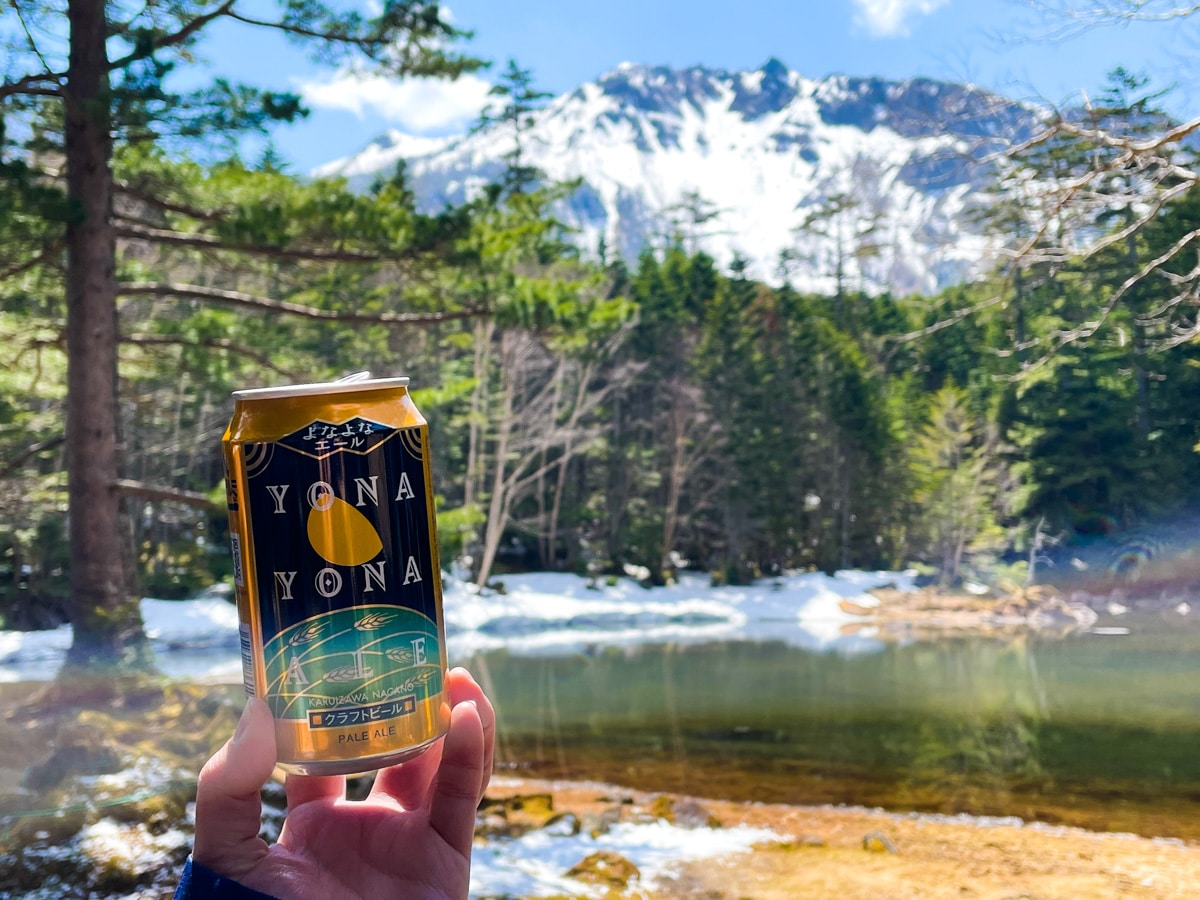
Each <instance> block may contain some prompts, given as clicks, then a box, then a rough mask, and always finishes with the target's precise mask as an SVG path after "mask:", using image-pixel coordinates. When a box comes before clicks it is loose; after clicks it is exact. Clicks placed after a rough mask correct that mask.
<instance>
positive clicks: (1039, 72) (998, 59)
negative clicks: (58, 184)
mask: <svg viewBox="0 0 1200 900" xmlns="http://www.w3.org/2000/svg"><path fill="white" fill-rule="evenodd" d="M373 2H376V0H364V3H365V4H366V5H367V8H369V6H370V4H371V3H373ZM1128 2H1131V0H742V2H741V3H732V2H730V0H723V2H713V0H687V2H683V0H604V2H579V0H508V2H503V0H448V9H449V14H450V18H451V20H452V21H453V22H454V23H455V24H456V25H458V26H459V27H461V28H467V29H471V30H473V31H475V33H476V35H475V38H474V39H473V40H471V41H469V42H467V43H465V44H464V45H463V49H464V50H465V51H467V52H470V53H472V54H474V55H476V56H480V57H483V58H486V59H491V60H493V61H494V65H493V68H492V72H496V71H499V70H500V69H502V68H503V66H504V63H505V61H506V60H507V59H509V58H510V57H511V58H514V59H516V61H517V62H518V64H520V65H521V66H522V67H525V68H528V69H531V70H532V72H533V75H534V78H535V80H536V85H537V86H538V87H539V88H541V89H542V90H546V91H550V92H553V93H556V94H557V93H563V92H566V91H569V90H573V89H574V88H576V87H578V86H579V85H580V84H582V83H584V82H585V81H589V80H592V79H594V78H596V77H597V76H599V75H601V74H602V73H604V72H607V71H608V70H610V69H612V68H614V67H615V66H616V65H617V64H619V63H621V62H625V61H630V62H638V63H645V64H650V65H671V66H680V67H683V66H690V65H705V66H710V67H714V68H724V69H731V70H737V69H754V68H758V67H759V66H761V65H762V64H763V63H764V62H766V60H767V59H769V58H770V57H772V56H774V57H776V58H778V59H780V60H781V61H782V62H783V63H785V64H786V65H787V66H788V67H789V68H791V69H793V70H795V71H797V72H799V73H800V74H802V75H804V76H806V77H809V78H821V77H823V76H826V75H830V74H835V73H842V74H848V75H863V76H869V75H877V76H882V77H886V78H895V79H903V78H909V77H914V76H927V77H933V78H942V79H947V80H955V81H970V82H973V83H976V84H979V85H982V86H983V87H986V88H989V89H992V90H995V91H998V92H999V93H1002V94H1005V95H1006V96H1009V97H1013V98H1017V99H1028V100H1037V101H1042V102H1051V103H1065V102H1071V101H1077V100H1078V99H1080V97H1081V96H1082V95H1081V92H1083V91H1087V92H1089V93H1090V94H1092V95H1095V94H1096V93H1098V92H1099V90H1100V89H1101V88H1102V87H1103V84H1104V78H1105V74H1106V73H1107V72H1108V71H1109V70H1111V69H1112V68H1113V67H1114V66H1117V65H1123V66H1125V67H1126V68H1127V69H1130V70H1132V71H1137V72H1143V73H1145V74H1147V75H1149V76H1150V77H1151V78H1152V84H1154V85H1156V86H1161V87H1168V86H1170V85H1178V87H1177V88H1176V90H1175V91H1174V92H1173V93H1172V94H1171V95H1170V97H1169V98H1168V99H1167V101H1166V102H1167V105H1168V107H1169V108H1170V109H1171V111H1172V112H1174V113H1175V114H1176V115H1178V116H1180V117H1186V118H1191V117H1193V116H1196V115H1200V92H1198V91H1197V90H1196V87H1197V75H1196V72H1197V71H1200V67H1197V66H1195V65H1189V62H1190V61H1191V60H1193V59H1197V58H1200V15H1197V16H1192V17H1191V18H1188V19H1183V20H1174V21H1169V22H1134V23H1125V24H1123V25H1117V26H1108V27H1099V28H1093V29H1090V30H1087V31H1086V32H1085V33H1083V34H1081V35H1076V36H1073V37H1069V38H1065V39H1056V40H1048V39H1046V37H1047V36H1048V35H1049V34H1050V33H1051V32H1052V31H1054V30H1055V29H1058V30H1061V26H1062V25H1063V24H1064V20H1062V19H1061V18H1054V17H1051V18H1047V17H1046V16H1045V15H1043V14H1041V13H1039V12H1038V11H1037V10H1036V9H1035V8H1034V4H1038V3H1050V4H1053V5H1055V6H1056V7H1061V6H1064V5H1068V4H1074V5H1075V6H1076V7H1099V6H1102V5H1104V4H1105V3H1108V4H1109V5H1120V4H1123V3H1128ZM1174 6H1175V4H1174V3H1173V2H1171V0H1148V6H1147V7H1146V8H1147V9H1149V10H1151V11H1154V10H1155V9H1156V8H1157V9H1160V10H1166V9H1169V8H1173V7H1174ZM202 52H203V53H205V55H206V56H207V57H208V59H209V60H210V61H211V62H212V65H213V68H214V69H215V70H216V71H218V72H219V73H220V74H226V75H230V76H234V77H237V78H239V79H242V80H245V81H248V82H250V83H254V84H259V85H262V86H269V87H273V88H275V89H279V90H285V89H286V90H295V91H298V92H300V93H301V94H302V95H303V96H304V98H305V100H306V102H307V105H308V106H309V107H310V108H311V109H312V114H311V116H310V117H309V119H308V120H307V121H305V122H303V123H302V124H300V125H298V126H292V127H289V128H285V129H280V130H279V131H278V132H277V133H276V134H275V136H274V140H275V144H276V148H277V149H278V150H279V151H280V152H281V153H282V155H283V156H284V157H285V158H286V159H287V160H289V162H290V163H291V164H292V166H293V167H294V168H295V169H296V170H297V171H302V172H303V171H308V170H309V169H311V168H312V167H314V166H316V165H319V164H320V163H323V162H328V161H329V160H332V159H335V158H337V157H340V156H345V155H348V154H350V153H353V152H355V151H357V150H358V149H360V148H361V147H362V146H363V145H364V144H365V143H367V142H368V141H369V140H371V139H372V138H374V137H375V136H377V135H379V134H381V133H383V132H384V131H386V130H388V129H389V128H396V129H399V130H401V131H405V132H407V133H410V134H423V135H440V134H447V133H454V132H457V131H460V130H462V129H463V128H465V127H466V126H467V125H469V123H470V122H471V121H473V120H474V118H475V117H476V116H477V114H478V111H479V109H480V108H481V106H482V105H483V103H484V102H486V92H487V88H488V86H489V85H488V80H489V79H490V78H492V77H494V76H493V74H492V72H487V71H485V72H482V73H479V74H478V75H473V76H468V77H464V78H462V79H460V80H459V81H458V82H456V83H453V84H442V83H430V82H424V83H422V82H413V81H410V82H407V83H404V82H389V81H387V80H384V79H381V78H378V77H375V76H371V75H369V74H364V73H357V72H349V71H335V70H331V69H322V68H319V67H316V66H314V65H313V64H312V63H311V62H309V61H308V60H307V58H306V57H305V56H304V55H303V53H301V52H300V51H298V50H296V49H295V48H293V47H290V46H289V45H287V44H285V43H284V42H283V41H282V40H277V39H275V38H273V37H272V36H270V35H264V34H263V33H262V32H260V31H256V30H253V29H245V28H244V27H239V26H235V25H232V24H229V25H225V26H222V28H221V29H220V30H219V31H217V32H216V33H215V34H213V36H212V39H211V40H210V41H209V42H208V43H207V44H206V45H205V47H204V48H203V50H202Z"/></svg>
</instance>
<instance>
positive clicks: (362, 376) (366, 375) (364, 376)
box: [334, 372, 371, 384]
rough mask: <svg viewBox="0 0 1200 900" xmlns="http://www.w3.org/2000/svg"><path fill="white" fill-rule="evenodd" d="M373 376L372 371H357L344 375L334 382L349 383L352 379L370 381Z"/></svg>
mask: <svg viewBox="0 0 1200 900" xmlns="http://www.w3.org/2000/svg"><path fill="white" fill-rule="evenodd" d="M370 378H371V373H370V372H355V373H354V374H353V375H344V376H342V377H341V378H339V379H338V380H337V381H335V382H334V384H347V383H348V382H352V381H369V380H370Z"/></svg>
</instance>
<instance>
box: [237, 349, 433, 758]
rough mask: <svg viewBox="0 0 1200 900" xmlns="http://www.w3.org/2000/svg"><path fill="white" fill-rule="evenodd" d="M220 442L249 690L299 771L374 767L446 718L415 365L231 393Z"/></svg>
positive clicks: (419, 746) (423, 738)
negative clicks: (410, 371)
mask: <svg viewBox="0 0 1200 900" xmlns="http://www.w3.org/2000/svg"><path fill="white" fill-rule="evenodd" d="M233 396H234V413H233V419H232V421H231V422H230V423H229V428H228V429H227V430H226V432H225V436H224V438H223V440H222V445H223V449H224V454H225V467H226V487H227V494H228V503H229V536H230V544H231V549H232V552H233V563H234V582H235V586H236V595H237V605H238V618H239V620H240V629H241V648H242V670H243V677H244V682H245V690H246V693H247V694H248V695H250V696H254V697H261V698H263V699H264V700H266V702H267V703H268V704H269V705H270V707H271V711H272V712H273V714H274V716H275V737H276V744H277V748H278V758H279V764H280V766H281V767H283V768H284V769H286V770H288V771H291V772H299V773H304V774H315V775H328V774H349V773H354V772H367V771H371V770H373V769H379V768H383V767H384V766H389V765H393V764H394V763H397V762H401V761H403V760H405V759H408V758H409V757H412V756H415V755H417V754H418V753H420V752H421V751H422V750H424V749H426V748H427V747H428V746H429V745H430V744H432V743H433V742H434V741H436V740H437V739H438V738H439V737H441V736H442V735H443V734H444V733H445V731H446V729H447V727H448V725H449V721H450V707H449V704H448V702H447V698H446V694H445V676H446V649H445V648H446V640H445V625H444V623H443V620H442V589H441V574H440V569H439V565H438V554H437V541H436V525H435V521H434V504H433V491H432V487H431V478H430V470H429V429H428V425H427V423H426V421H425V419H424V417H422V415H421V414H420V413H419V412H418V411H417V408H416V406H415V405H414V404H413V401H412V398H411V397H410V396H409V393H408V379H407V378H378V379H372V378H369V377H368V376H367V374H366V373H362V374H360V375H357V376H351V377H349V378H347V379H343V380H341V381H334V382H326V383H320V384H302V385H292V386H287V387H273V388H262V389H257V390H246V391H235V392H234V395H233Z"/></svg>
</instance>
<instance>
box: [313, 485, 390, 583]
mask: <svg viewBox="0 0 1200 900" xmlns="http://www.w3.org/2000/svg"><path fill="white" fill-rule="evenodd" d="M318 505H319V506H324V507H325V508H324V509H318V508H317V506H314V507H313V508H312V509H311V510H309V513H308V542H309V543H310V544H312V548H313V550H315V551H317V553H318V554H319V555H320V556H321V558H322V559H324V560H326V561H328V562H331V563H333V564H334V565H335V566H359V565H362V564H363V563H365V562H369V561H371V560H372V559H374V558H375V557H376V556H378V555H379V551H380V550H382V549H383V541H382V540H380V538H379V535H378V533H377V532H376V531H375V528H374V526H372V525H371V521H370V520H369V519H368V518H367V517H366V516H364V515H363V514H362V513H360V512H359V511H358V510H357V509H355V508H354V507H353V506H351V505H350V504H349V503H347V502H346V501H345V500H341V499H339V498H337V497H331V496H329V495H328V494H326V495H324V496H322V498H321V502H320V503H319V504H318Z"/></svg>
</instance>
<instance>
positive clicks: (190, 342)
mask: <svg viewBox="0 0 1200 900" xmlns="http://www.w3.org/2000/svg"><path fill="white" fill-rule="evenodd" d="M120 340H121V343H122V344H136V345H139V346H146V347H149V346H162V347H208V348H209V349H211V350H225V351H227V352H229V353H236V354H237V355H238V356H244V357H246V358H247V359H251V360H253V361H254V362H256V363H258V364H259V365H260V366H263V367H264V368H267V369H270V370H271V371H273V372H278V373H279V374H280V375H283V376H285V377H287V378H291V379H293V380H298V379H299V378H300V376H299V374H297V373H296V372H294V371H292V370H291V369H285V368H284V367H283V366H280V365H279V364H278V363H276V362H274V361H273V360H272V359H271V358H270V357H269V356H266V355H265V354H262V353H259V352H258V351H257V350H254V349H252V348H250V347H247V346H245V345H244V344H238V343H235V342H233V341H231V340H229V339H227V338H205V339H202V340H201V339H194V338H183V337H174V336H172V335H169V334H141V333H136V332H135V333H134V334H125V335H121V338H120Z"/></svg>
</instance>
